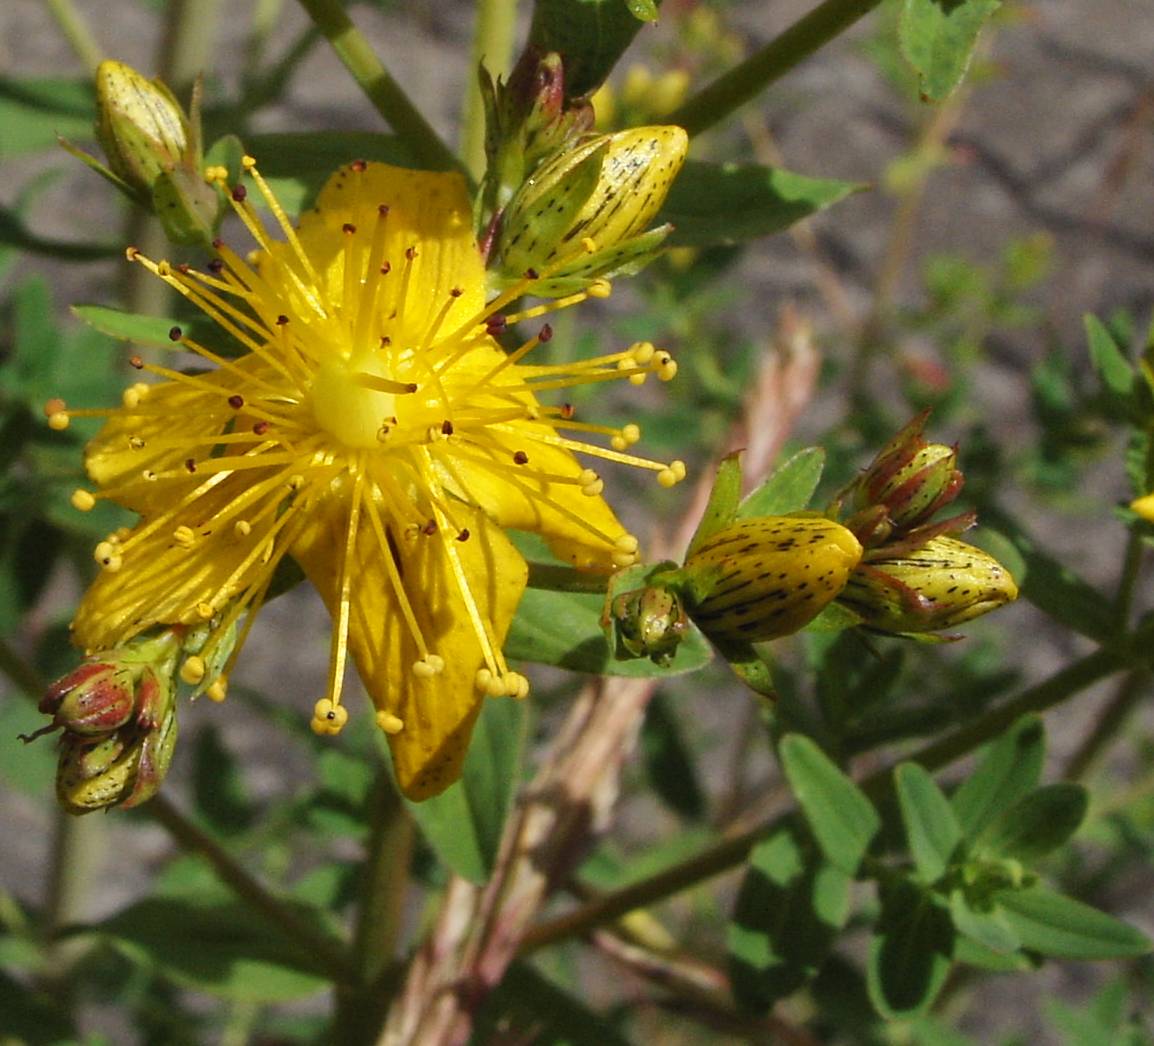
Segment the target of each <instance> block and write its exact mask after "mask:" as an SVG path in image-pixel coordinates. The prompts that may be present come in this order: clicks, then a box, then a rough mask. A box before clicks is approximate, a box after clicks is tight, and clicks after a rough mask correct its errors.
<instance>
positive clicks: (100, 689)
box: [40, 659, 136, 736]
mask: <svg viewBox="0 0 1154 1046" xmlns="http://www.w3.org/2000/svg"><path fill="white" fill-rule="evenodd" d="M40 711H41V712H43V713H44V714H45V715H50V716H52V718H53V725H54V726H57V727H61V728H62V729H64V730H67V731H70V732H72V733H75V734H82V735H88V736H91V735H96V734H106V733H109V732H110V731H113V730H116V729H118V728H120V727H122V726H123V725H124V724H125V723H127V722H128V720H129V719H131V718H132V715H133V713H134V712H135V711H136V680H135V679H134V677H133V672H132V670H131V669H129V668H127V667H125V666H124V665H121V664H118V663H117V662H115V661H111V662H110V661H105V660H99V659H92V660H89V661H86V662H84V664H82V665H80V666H78V667H77V668H74V669H73V670H72V671H71V672H69V673H68V674H67V675H66V676H63V677H62V678H60V679H58V680H57V681H56V682H55V683H53V684H52V685H51V686H50V687H49V688H48V690H47V691H46V693H45V694H44V697H43V698H41V700H40Z"/></svg>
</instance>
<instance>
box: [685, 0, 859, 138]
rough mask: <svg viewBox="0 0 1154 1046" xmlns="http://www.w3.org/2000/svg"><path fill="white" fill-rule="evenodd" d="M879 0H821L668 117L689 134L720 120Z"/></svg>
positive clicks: (825, 42) (704, 128) (697, 132)
mask: <svg viewBox="0 0 1154 1046" xmlns="http://www.w3.org/2000/svg"><path fill="white" fill-rule="evenodd" d="M879 3H881V0H825V2H824V3H822V4H819V5H818V6H817V7H815V8H814V9H813V10H812V11H810V13H809V14H807V15H805V16H804V17H802V18H800V19H798V20H797V21H796V22H794V23H793V25H791V26H790V27H789V28H788V29H786V30H785V32H783V33H781V34H780V35H779V36H777V37H776V38H774V39H773V40H771V41H770V42H769V43H768V44H766V45H765V47H763V48H762V49H761V50H760V51H758V52H757V54H755V55H751V56H750V57H749V58H747V59H746V60H745V61H744V62H742V63H741V64H740V65H737V66H734V68H732V69H731V70H730V71H729V72H728V73H726V74H725V75H724V76H722V77H721V78H720V79H718V80H714V81H713V83H711V84H710V85H709V86H708V87H707V88H705V90H704V91H701V92H700V93H699V94H696V95H694V96H693V97H692V98H690V99H689V101H687V102H686V103H685V104H684V105H683V106H681V108H680V109H678V110H677V111H676V112H674V113H672V114H670V116H669V117H668V118H667V120H666V122H667V123H672V124H680V125H681V126H682V127H684V128H685V129H686V131H688V132H689V133H690V135H694V134H700V133H701V132H702V131H704V130H707V129H708V128H710V127H712V126H713V125H714V124H716V123H720V122H721V121H722V120H723V119H725V117H727V116H728V115H729V114H730V113H732V112H733V111H734V110H735V109H737V108H739V107H740V106H742V105H744V104H745V103H746V102H748V101H749V100H750V99H751V98H753V97H754V96H755V95H757V94H758V93H759V92H760V91H761V90H763V89H764V88H765V87H767V86H769V84H771V83H773V82H774V81H775V80H778V79H780V78H781V77H782V76H784V75H785V74H786V73H788V72H789V71H790V70H791V69H792V68H793V67H794V66H796V65H798V64H799V63H800V62H801V61H802V60H803V59H805V58H808V57H809V56H810V55H811V54H813V53H814V52H815V51H816V50H818V48H820V47H822V46H823V45H824V44H827V43H829V41H830V40H832V39H833V38H834V37H835V36H837V35H838V34H839V33H842V32H844V31H845V30H846V29H848V28H849V27H850V26H851V25H853V23H854V22H856V21H857V20H858V19H859V18H862V17H863V16H865V15H867V14H869V13H870V11H872V10H873V9H874V8H875V7H877V6H878V4H879Z"/></svg>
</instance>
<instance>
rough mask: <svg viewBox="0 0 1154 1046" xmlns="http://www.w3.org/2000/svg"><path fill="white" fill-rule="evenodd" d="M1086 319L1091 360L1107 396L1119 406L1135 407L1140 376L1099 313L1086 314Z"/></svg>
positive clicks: (1124, 407) (1125, 407)
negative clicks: (1137, 383) (1094, 314)
mask: <svg viewBox="0 0 1154 1046" xmlns="http://www.w3.org/2000/svg"><path fill="white" fill-rule="evenodd" d="M1083 322H1084V324H1085V326H1086V339H1087V341H1088V342H1089V345H1090V362H1091V363H1092V364H1093V365H1094V370H1095V372H1096V373H1097V375H1098V380H1099V381H1100V382H1101V383H1102V388H1103V389H1104V390H1105V392H1106V395H1107V397H1108V398H1109V400H1110V401H1111V403H1112V404H1113V405H1114V406H1115V407H1121V408H1123V409H1127V410H1129V409H1133V407H1134V405H1135V403H1134V400H1135V397H1134V383H1135V380H1136V378H1137V375H1136V372H1135V370H1134V365H1133V364H1132V363H1131V362H1130V361H1129V360H1128V359H1127V358H1126V354H1125V352H1124V351H1123V349H1122V347H1121V346H1120V345H1119V344H1118V343H1117V342H1116V341H1115V340H1114V336H1113V335H1112V334H1111V333H1110V329H1109V328H1108V327H1107V326H1106V325H1105V324H1104V323H1103V322H1102V321H1101V320H1100V319H1098V317H1097V316H1086V317H1085V318H1084V320H1083Z"/></svg>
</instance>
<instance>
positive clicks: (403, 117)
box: [300, 0, 459, 170]
mask: <svg viewBox="0 0 1154 1046" xmlns="http://www.w3.org/2000/svg"><path fill="white" fill-rule="evenodd" d="M300 5H301V7H303V8H304V9H305V10H306V11H307V12H308V15H309V17H310V18H311V19H312V20H313V22H314V24H315V25H316V27H317V28H318V29H319V30H320V31H321V32H322V33H323V34H324V36H325V39H327V40H328V42H329V43H330V44H331V45H332V48H333V50H334V51H336V53H337V57H338V58H340V60H341V61H342V62H343V63H344V66H345V68H346V69H347V70H348V71H349V73H350V74H352V77H353V79H354V80H356V82H357V83H358V84H359V85H360V88H361V90H362V91H364V92H365V95H366V97H367V98H368V99H369V101H370V102H372V103H373V105H374V106H375V107H376V110H377V112H379V113H380V114H381V115H382V116H383V117H384V118H385V119H386V120H387V121H388V122H389V126H390V127H392V129H393V130H394V131H396V132H397V134H399V135H400V136H401V137H402V138H403V139H404V140H405V142H406V144H408V145H410V146H411V147H412V149H413V152H414V153H415V154H416V156H417V159H419V160H420V161H421V162H422V163H426V164H428V165H429V166H430V167H433V168H436V169H438V170H456V169H458V168H459V163H458V161H457V158H456V157H455V156H454V155H453V154H452V152H451V151H450V150H449V148H448V146H446V145H445V143H444V142H442V141H441V139H440V138H439V137H438V136H437V132H436V131H434V130H433V128H432V126H430V124H429V123H428V121H427V120H426V119H425V118H424V116H422V115H421V113H420V111H419V110H418V109H417V107H416V106H415V105H413V103H412V102H411V101H409V98H408V96H407V95H406V94H405V92H404V91H402V90H401V88H400V86H399V85H398V84H397V82H396V81H395V80H394V79H393V78H392V77H391V76H390V75H389V74H388V72H387V71H386V70H385V67H384V66H383V65H382V64H381V60H380V59H379V58H378V57H377V56H376V54H375V52H374V51H373V49H372V47H371V46H370V44H369V42H368V40H366V39H365V37H364V34H363V33H362V32H361V31H360V30H359V29H358V28H357V27H356V26H355V25H353V23H352V21H351V20H350V19H349V16H348V15H347V14H345V10H344V8H343V7H342V6H341V3H340V0H300Z"/></svg>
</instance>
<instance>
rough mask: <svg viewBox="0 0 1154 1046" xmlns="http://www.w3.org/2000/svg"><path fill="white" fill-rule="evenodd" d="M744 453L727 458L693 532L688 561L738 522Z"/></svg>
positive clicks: (686, 554)
mask: <svg viewBox="0 0 1154 1046" xmlns="http://www.w3.org/2000/svg"><path fill="white" fill-rule="evenodd" d="M741 453H742V452H741V451H740V450H735V451H734V452H733V453H732V454H726V456H725V457H724V458H722V459H721V464H720V465H718V466H717V475H716V476H715V477H714V480H713V489H712V490H711V491H710V492H709V501H708V503H707V504H706V506H705V512H704V513H702V516H701V522H700V523H698V524H697V530H695V531H694V532H693V537H692V538H691V539H690V542H689V548H688V549H687V550H686V553H685V557H686V559H688V558H689V557H690V556H692V555H693V553H694V552H695V551H697V549H699V548H700V547H701V546H702V545H703V544H704V543H705V542H706V541H708V540H709V539H710V538H711V537H713V535H714V534H716V533H717V532H718V531H720V530H724V529H725V528H726V527H727V526H729V524H730V523H732V522H733V521H734V520H735V519H736V518H737V510H738V506H739V505H740V503H741Z"/></svg>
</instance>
